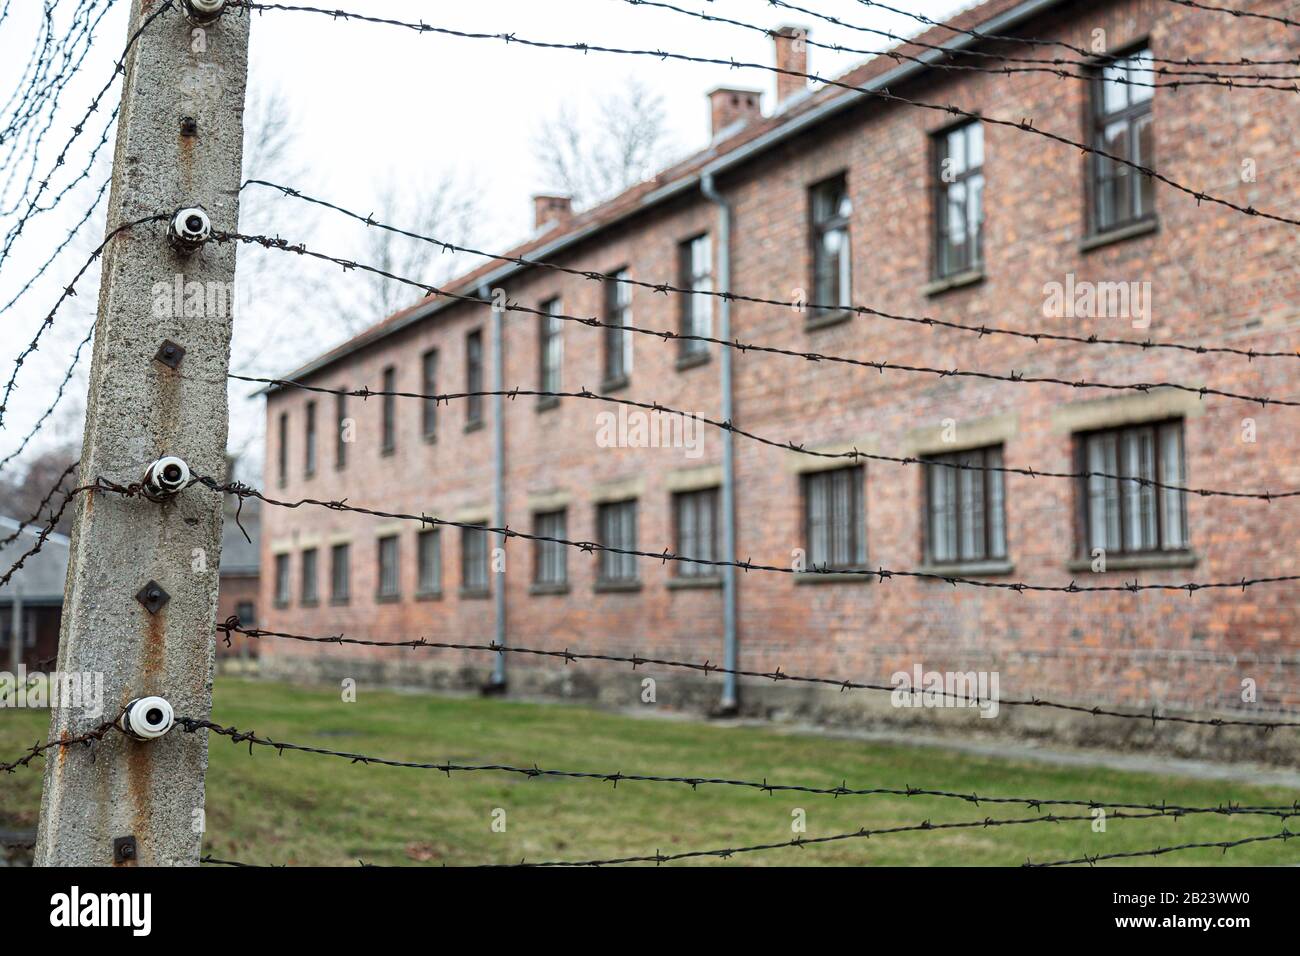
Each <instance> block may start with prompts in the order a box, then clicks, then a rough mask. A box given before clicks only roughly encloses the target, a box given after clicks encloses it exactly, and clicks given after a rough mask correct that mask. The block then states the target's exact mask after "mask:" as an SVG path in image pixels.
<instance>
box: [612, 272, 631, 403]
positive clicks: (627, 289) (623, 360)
mask: <svg viewBox="0 0 1300 956" xmlns="http://www.w3.org/2000/svg"><path fill="white" fill-rule="evenodd" d="M627 278H628V272H627V270H626V269H619V270H618V271H616V272H611V273H610V274H609V275H608V276H606V277H605V322H606V327H605V383H606V385H607V386H609V385H615V384H622V383H623V382H624V381H626V379H627V377H628V376H629V375H631V374H632V333H631V332H628V331H625V330H626V327H627V326H628V325H629V324H630V323H631V321H632V287H631V286H630V285H629V284H628V283H627V281H626V280H627Z"/></svg>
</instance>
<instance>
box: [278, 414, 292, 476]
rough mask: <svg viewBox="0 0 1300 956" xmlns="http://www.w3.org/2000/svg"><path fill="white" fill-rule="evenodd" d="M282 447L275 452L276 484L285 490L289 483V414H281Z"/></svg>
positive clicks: (279, 432)
mask: <svg viewBox="0 0 1300 956" xmlns="http://www.w3.org/2000/svg"><path fill="white" fill-rule="evenodd" d="M278 434H279V444H280V447H279V448H277V449H276V450H275V466H276V484H278V485H279V486H280V487H281V488H283V487H284V486H285V485H286V484H288V483H289V413H288V412H287V411H285V412H281V413H280V422H279V425H278Z"/></svg>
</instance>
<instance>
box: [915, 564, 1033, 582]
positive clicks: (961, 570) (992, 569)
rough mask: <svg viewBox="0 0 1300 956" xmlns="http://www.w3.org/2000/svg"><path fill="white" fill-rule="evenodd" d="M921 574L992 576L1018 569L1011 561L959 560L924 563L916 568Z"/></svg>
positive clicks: (962, 576) (969, 576) (968, 576)
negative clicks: (942, 562)
mask: <svg viewBox="0 0 1300 956" xmlns="http://www.w3.org/2000/svg"><path fill="white" fill-rule="evenodd" d="M916 570H917V571H918V572H919V573H921V574H933V575H936V576H938V577H959V578H992V577H999V576H1001V575H1006V574H1011V573H1013V572H1014V571H1015V570H1016V566H1015V564H1013V563H1012V562H1010V561H996V560H994V561H959V562H952V563H944V564H923V565H921V566H920V567H919V568H917V569H916Z"/></svg>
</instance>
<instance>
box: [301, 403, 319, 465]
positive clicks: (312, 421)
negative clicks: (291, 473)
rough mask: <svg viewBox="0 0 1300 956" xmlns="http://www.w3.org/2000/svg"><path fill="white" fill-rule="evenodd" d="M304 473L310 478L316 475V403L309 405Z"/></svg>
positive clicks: (304, 449) (304, 448)
mask: <svg viewBox="0 0 1300 956" xmlns="http://www.w3.org/2000/svg"><path fill="white" fill-rule="evenodd" d="M303 451H304V454H303V459H304V460H303V473H304V474H305V475H306V476H307V477H308V478H310V477H311V476H312V475H314V474H316V403H315V402H308V403H307V432H306V441H305V442H304V447H303Z"/></svg>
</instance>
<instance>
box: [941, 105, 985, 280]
mask: <svg viewBox="0 0 1300 956" xmlns="http://www.w3.org/2000/svg"><path fill="white" fill-rule="evenodd" d="M972 128H978V129H979V130H980V162H979V165H978V166H972V165H971V161H970V145H971V140H970V132H969V131H970V130H971V129H972ZM957 132H961V133H963V136H962V148H963V150H964V151H965V154H964V155H963V157H962V162H963V169H962V172H960V173H958V174H956V176H955V177H954V179H953V180H952V181H951V182H949V181H947V180H945V179H944V178H943V172H944V168H943V164H944V162H945V160H947V159H949V158H950V157H949V154H948V146H949V142H948V140H949V137H950V136H952V134H954V133H957ZM985 147H986V143H985V140H984V127H983V124H982V123H981V121H980V120H977V119H972V120H966V121H964V122H961V123H956V124H953V125H950V126H945V127H944V128H943V129H940V130H937V131H936V132H935V133H934V134H932V137H931V147H930V150H931V159H932V163H933V165H932V169H931V174H932V176H933V177H934V178H933V183H934V187H933V191H932V192H933V198H934V208H933V217H932V239H933V242H934V252H933V255H932V256H931V260H932V261H931V278H933V279H949V278H952V277H953V276H956V275H961V274H963V273H966V272H978V271H981V270H982V269H983V268H984V219H985V207H984V187H985V184H986V179H985V177H984V160H985V155H986V153H985ZM977 178H978V179H979V196H980V199H979V219H978V222H977V223H976V229H975V234H974V236H971V237H968V239H967V243H966V247H965V248H966V250H967V253H966V256H965V259H964V260H963V261H962V262H961V263H960V264H959V265H953V264H951V263H949V262H948V256H947V254H946V251H947V250H948V249H949V244H948V236H949V235H950V234H951V231H952V230H951V228H950V226H949V222H950V220H949V217H948V212H949V209H950V204H949V199H948V197H949V193H950V191H951V190H952V188H953V187H954V186H957V185H961V186H963V187H964V188H965V189H966V198H965V199H964V200H963V201H962V213H963V216H964V217H965V222H966V223H967V224H969V222H970V205H971V198H970V186H969V181H970V180H974V179H977Z"/></svg>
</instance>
